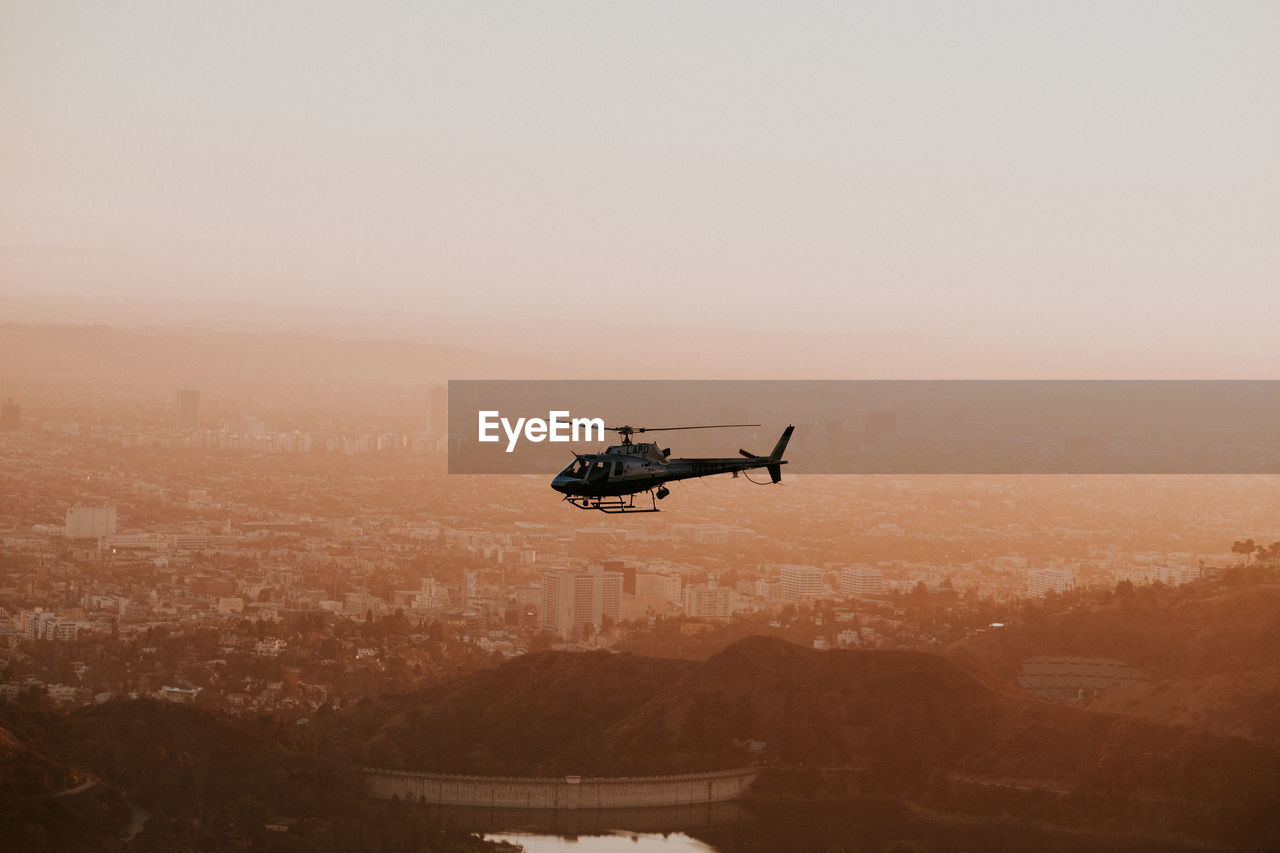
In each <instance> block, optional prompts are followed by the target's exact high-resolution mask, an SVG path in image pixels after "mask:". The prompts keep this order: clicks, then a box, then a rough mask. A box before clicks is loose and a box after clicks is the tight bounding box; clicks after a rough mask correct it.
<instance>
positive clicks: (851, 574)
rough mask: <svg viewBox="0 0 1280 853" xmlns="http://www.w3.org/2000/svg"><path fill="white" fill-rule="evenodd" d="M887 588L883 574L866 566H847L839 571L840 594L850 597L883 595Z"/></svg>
mask: <svg viewBox="0 0 1280 853" xmlns="http://www.w3.org/2000/svg"><path fill="white" fill-rule="evenodd" d="M886 592H888V586H887V584H885V581H884V572H882V571H880V570H879V569H873V568H870V567H868V566H849V567H846V568H843V569H841V570H840V594H841V595H851V596H863V595H884V594H885V593H886Z"/></svg>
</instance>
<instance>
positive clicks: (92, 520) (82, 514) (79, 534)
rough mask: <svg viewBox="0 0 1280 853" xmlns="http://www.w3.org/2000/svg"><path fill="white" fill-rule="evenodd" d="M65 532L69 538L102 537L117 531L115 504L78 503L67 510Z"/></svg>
mask: <svg viewBox="0 0 1280 853" xmlns="http://www.w3.org/2000/svg"><path fill="white" fill-rule="evenodd" d="M64 532H65V534H66V537H67V538H68V539H101V538H102V537H103V536H110V535H111V534H113V533H115V532H116V508H115V505H114V504H110V503H102V504H97V505H95V506H83V505H81V504H76V505H75V506H73V507H71V508H70V509H68V510H67V518H66V527H65V531H64Z"/></svg>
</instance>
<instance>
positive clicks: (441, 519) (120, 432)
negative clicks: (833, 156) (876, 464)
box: [0, 389, 1280, 719]
mask: <svg viewBox="0 0 1280 853" xmlns="http://www.w3.org/2000/svg"><path fill="white" fill-rule="evenodd" d="M424 397H425V399H424V401H423V413H422V427H423V428H422V430H421V431H420V432H418V433H413V434H408V433H399V434H396V433H390V432H383V433H372V432H371V433H368V434H357V435H356V436H355V437H352V436H350V435H329V434H326V433H324V432H323V431H322V430H315V433H314V436H313V434H312V433H311V432H306V433H302V432H297V433H293V434H288V435H286V434H283V433H281V432H280V430H279V429H278V427H276V426H274V425H273V424H272V423H271V422H270V421H264V420H263V419H261V418H259V417H256V416H252V415H248V416H237V417H235V418H230V419H224V420H221V421H220V422H217V423H216V425H214V426H213V428H202V424H201V411H200V403H201V401H200V392H199V391H198V390H197V389H180V390H175V391H174V395H173V400H174V403H173V404H172V406H171V411H170V413H169V418H170V419H171V421H172V422H171V423H170V424H169V426H168V427H167V428H165V427H157V426H156V425H155V423H156V421H157V420H159V419H160V417H161V414H160V413H156V412H151V413H149V416H148V417H147V418H146V419H144V420H143V422H142V423H137V424H121V423H111V424H102V423H93V422H88V421H87V420H82V421H73V420H69V419H67V418H66V417H65V416H64V417H61V418H54V419H52V420H41V419H39V418H38V417H33V416H30V415H24V414H23V411H22V408H21V406H20V404H19V403H17V402H14V401H12V400H11V401H9V402H8V403H7V404H6V408H5V410H4V431H3V432H2V433H0V452H2V453H3V457H4V465H3V469H2V471H3V473H2V474H0V487H2V488H3V492H4V499H3V501H4V502H3V512H2V515H0V524H2V525H3V530H2V533H3V547H2V550H0V569H2V570H3V586H0V649H2V651H0V698H2V699H5V700H8V701H15V702H24V703H35V704H39V703H42V702H47V703H53V704H55V705H62V706H74V705H87V704H94V703H102V702H107V701H111V700H112V699H118V698H129V697H139V696H144V697H145V696H150V697H156V698H160V699H163V700H167V701H170V702H179V703H193V704H197V705H201V706H206V707H209V708H216V709H219V710H222V711H227V712H231V713H247V714H256V713H262V712H281V713H286V714H290V715H294V716H296V717H297V718H299V719H305V718H306V717H307V715H309V714H311V713H314V712H315V711H316V710H317V709H319V708H321V707H324V706H328V707H330V708H341V707H343V706H344V705H346V704H348V703H351V702H354V701H357V700H358V699H360V698H361V697H365V696H371V695H379V694H382V693H394V692H403V691H406V690H411V689H414V688H417V687H421V686H423V685H427V684H431V683H435V682H438V681H440V680H442V679H445V678H448V677H451V676H454V675H458V674H462V673H466V672H470V671H473V670H475V669H478V668H483V667H488V666H493V665H496V664H498V663H501V662H502V661H504V660H509V659H511V658H513V657H515V656H518V655H521V654H524V653H526V652H529V651H538V650H546V649H559V650H584V651H585V650H594V649H614V650H633V649H634V650H643V651H646V652H649V653H660V654H666V655H671V656H683V655H686V654H688V655H695V654H698V653H699V652H698V650H699V649H703V653H705V649H706V648H711V647H714V646H715V645H716V644H717V643H720V642H722V641H723V642H727V640H726V639H723V638H729V637H737V636H743V635H746V634H751V633H761V634H771V635H776V636H779V637H782V638H785V639H788V640H790V641H792V642H797V643H801V644H804V645H806V646H811V647H812V648H814V649H819V650H821V649H828V648H873V649H917V650H935V651H936V650H942V649H945V648H946V647H948V646H950V645H952V644H954V643H956V642H958V641H961V640H963V639H965V638H966V637H971V636H973V635H975V634H981V633H984V632H989V631H993V630H1000V629H1001V628H1002V627H1004V626H1005V625H1007V624H1009V623H1011V622H1014V621H1016V620H1017V619H1018V618H1019V616H1020V612H1021V610H1022V608H1024V607H1025V605H1026V603H1027V602H1028V601H1036V600H1039V599H1043V598H1044V597H1045V596H1050V597H1052V596H1062V595H1064V594H1070V593H1072V592H1073V591H1084V590H1089V589H1094V590H1112V589H1115V588H1116V587H1117V585H1131V586H1132V585H1139V586H1141V585H1150V584H1161V585H1167V586H1170V587H1177V586H1179V585H1182V584H1185V583H1190V582H1193V581H1197V580H1201V579H1208V580H1214V579H1221V578H1222V576H1223V574H1224V572H1226V571H1227V570H1228V569H1229V568H1231V567H1232V566H1239V565H1241V564H1242V563H1243V562H1245V561H1251V560H1253V559H1254V558H1255V554H1254V552H1253V549H1254V545H1253V543H1252V541H1251V542H1250V543H1249V551H1248V553H1245V552H1244V550H1243V549H1242V548H1241V547H1240V545H1241V543H1240V542H1239V541H1236V544H1235V547H1234V549H1233V547H1232V542H1233V541H1235V540H1233V539H1231V538H1230V537H1231V536H1233V535H1234V534H1235V532H1236V531H1247V532H1249V533H1250V534H1252V535H1253V536H1255V537H1257V539H1258V540H1259V542H1270V541H1273V540H1272V539H1271V538H1269V537H1280V529H1276V528H1275V527H1274V521H1273V520H1270V519H1266V518H1265V517H1264V516H1262V515H1260V510H1259V502H1258V501H1257V500H1256V498H1258V497H1263V498H1265V497H1267V496H1269V493H1270V490H1271V489H1273V488H1274V486H1273V484H1271V483H1270V482H1268V481H1267V480H1262V481H1252V482H1247V483H1242V482H1231V481H1230V480H1229V478H1155V477H1151V478H1130V479H1127V480H1125V479H1123V478H1092V479H1089V478H1071V477H1059V478H1017V477H1005V478H999V477H990V478H966V479H964V480H963V481H961V480H959V479H958V478H946V477H934V478H893V477H864V478H852V477H850V478H842V477H821V476H809V477H801V478H798V479H797V480H796V481H793V482H791V483H789V484H788V485H786V486H785V487H782V488H779V489H772V490H757V489H754V488H752V487H751V486H749V485H745V484H743V483H740V482H731V481H729V482H725V481H716V482H708V483H705V484H704V483H696V484H691V485H687V486H686V487H685V488H684V489H682V490H681V492H680V493H679V495H678V498H679V500H680V503H679V504H678V505H675V503H674V501H673V502H672V503H673V506H672V507H671V508H670V509H671V510H673V511H669V512H667V513H666V518H667V519H669V521H668V523H662V524H659V523H655V522H654V521H653V520H652V519H650V518H644V517H642V519H641V520H640V521H633V520H632V519H630V518H628V519H615V518H610V519H607V520H605V521H604V522H601V521H599V520H597V518H598V517H592V516H595V514H593V513H581V512H578V511H575V510H574V509H572V508H570V507H569V506H568V505H567V504H563V503H560V502H558V501H557V500H556V499H555V498H556V496H555V495H554V493H552V492H551V491H550V490H549V489H547V488H546V483H545V482H544V481H543V478H538V477H485V476H471V477H461V476H453V477H449V476H446V475H444V467H445V460H444V458H443V448H444V446H445V437H444V436H443V435H442V434H441V432H440V425H441V424H442V423H443V422H444V421H443V416H442V413H441V406H442V405H443V404H444V403H443V398H442V397H443V395H442V394H441V393H440V392H439V391H431V392H428V393H427V394H426V395H424ZM433 412H434V415H433ZM298 436H305V438H303V439H299V438H298ZM762 493H766V494H767V497H763V496H762ZM1161 505H1164V506H1167V507H1169V508H1170V509H1171V511H1172V512H1173V513H1174V514H1173V515H1171V514H1170V513H1169V512H1160V511H1157V510H1156V507H1158V506H1161ZM1179 506H1181V507H1183V511H1184V512H1185V513H1186V516H1187V517H1186V518H1178V517H1177V516H1176V513H1177V509H1176V508H1177V507H1179ZM1208 507H1212V512H1211V513H1206V512H1205V511H1204V510H1205V509H1206V508H1208ZM993 510H994V511H993ZM979 517H981V518H982V519H984V521H983V523H981V524H978V523H975V521H976V520H977V519H978V518H979ZM1106 517H1109V518H1114V519H1116V522H1115V523H1113V524H1100V523H1099V519H1101V518H1106ZM993 518H998V519H999V521H994V520H992V519H993ZM1268 523H1270V524H1271V525H1272V527H1270V528H1268V527H1267V526H1266V524H1268ZM784 536H785V542H786V547H785V548H783V547H780V546H779V542H780V541H782V537H784ZM1273 550H1274V549H1273ZM1257 551H1258V553H1257V555H1256V556H1257V557H1259V558H1266V557H1271V558H1274V556H1275V555H1274V554H1273V553H1270V552H1268V550H1267V548H1266V547H1264V546H1262V545H1259V546H1257Z"/></svg>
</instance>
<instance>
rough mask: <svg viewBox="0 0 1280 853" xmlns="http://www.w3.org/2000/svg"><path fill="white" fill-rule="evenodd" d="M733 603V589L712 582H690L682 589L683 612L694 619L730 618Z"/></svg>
mask: <svg viewBox="0 0 1280 853" xmlns="http://www.w3.org/2000/svg"><path fill="white" fill-rule="evenodd" d="M733 603H734V594H733V590H732V589H730V588H729V587H727V586H717V585H716V584H715V583H714V582H712V583H699V584H690V585H689V586H687V587H685V589H684V613H685V615H686V616H689V617H691V618H694V619H717V620H727V619H730V618H732V617H733Z"/></svg>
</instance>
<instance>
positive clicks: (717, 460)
mask: <svg viewBox="0 0 1280 853" xmlns="http://www.w3.org/2000/svg"><path fill="white" fill-rule="evenodd" d="M793 429H794V428H793V427H787V429H786V430H785V431H784V432H783V434H782V437H781V438H780V439H779V440H778V444H777V446H776V447H774V450H773V453H771V454H770V455H769V456H756V455H754V454H751V453H748V452H747V451H745V450H741V451H739V453H740V454H741V456H740V457H733V456H728V457H711V458H689V459H671V458H669V454H670V451H669V450H662V449H660V448H659V447H658V445H657V444H654V443H652V442H639V443H631V442H627V443H624V444H619V445H615V446H613V447H610V448H609V449H608V450H606V451H605V452H604V453H585V454H579V455H577V456H576V457H575V458H574V461H573V462H572V463H571V464H570V465H569V466H568V467H566V468H565V469H564V470H563V471H561V472H560V473H559V474H557V475H556V476H555V477H554V478H553V479H552V481H551V488H553V489H555V490H556V491H557V492H560V493H561V494H563V495H565V498H566V499H567V500H575V499H592V498H620V497H622V496H625V495H634V494H637V493H639V492H646V491H651V490H653V489H658V490H659V491H658V497H659V498H661V497H664V496H665V494H666V491H665V490H664V489H662V488H661V487H662V486H663V485H664V484H665V483H670V482H674V481H676V480H690V479H694V478H696V477H710V476H714V475H716V474H733V475H735V476H736V475H737V473H738V472H740V471H752V470H756V469H759V468H766V469H768V471H769V475H770V477H771V479H772V480H773V482H775V483H776V482H778V481H779V480H780V479H781V472H780V466H782V465H785V464H786V461H785V460H784V459H783V458H782V453H783V451H784V450H785V449H786V445H787V441H788V440H789V439H790V438H791V432H792V430H793ZM584 503H585V502H584ZM577 505H579V506H583V503H579V504H577ZM584 508H587V507H584ZM590 508H598V507H590Z"/></svg>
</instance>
